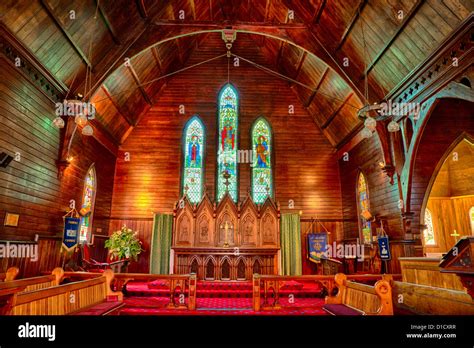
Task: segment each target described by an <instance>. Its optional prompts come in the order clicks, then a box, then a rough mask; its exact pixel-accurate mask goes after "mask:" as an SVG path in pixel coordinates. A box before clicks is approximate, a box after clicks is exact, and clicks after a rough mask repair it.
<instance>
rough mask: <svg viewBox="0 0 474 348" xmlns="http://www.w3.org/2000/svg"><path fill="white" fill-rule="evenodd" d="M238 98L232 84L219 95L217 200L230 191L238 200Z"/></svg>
mask: <svg viewBox="0 0 474 348" xmlns="http://www.w3.org/2000/svg"><path fill="white" fill-rule="evenodd" d="M238 117H239V116H238V99H237V92H236V91H235V89H234V88H233V87H232V86H231V85H226V86H224V87H223V88H222V91H221V93H220V96H219V121H218V125H219V127H218V132H219V133H218V137H219V142H218V150H217V190H216V193H217V201H218V202H219V201H220V200H221V199H222V197H224V195H225V193H226V192H229V195H230V197H231V198H232V200H233V201H234V202H237V199H238V193H237V147H238V145H237V143H238V121H239V120H238Z"/></svg>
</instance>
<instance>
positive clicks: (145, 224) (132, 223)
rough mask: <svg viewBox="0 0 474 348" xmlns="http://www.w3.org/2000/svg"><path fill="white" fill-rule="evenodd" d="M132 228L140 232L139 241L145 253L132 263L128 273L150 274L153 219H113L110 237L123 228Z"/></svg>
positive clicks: (110, 226) (110, 225)
mask: <svg viewBox="0 0 474 348" xmlns="http://www.w3.org/2000/svg"><path fill="white" fill-rule="evenodd" d="M124 225H125V226H127V227H128V228H131V229H132V230H133V231H134V232H138V239H139V240H140V241H141V242H142V248H143V251H142V253H141V254H140V255H138V261H132V262H130V265H129V266H128V272H130V273H149V272H150V253H151V237H152V232H153V218H149V219H127V218H124V219H111V220H110V224H109V235H110V234H112V233H113V232H115V231H119V230H120V229H121V228H122V226H124Z"/></svg>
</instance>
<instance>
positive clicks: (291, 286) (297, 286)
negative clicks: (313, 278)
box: [281, 280, 304, 290]
mask: <svg viewBox="0 0 474 348" xmlns="http://www.w3.org/2000/svg"><path fill="white" fill-rule="evenodd" d="M303 287H304V284H302V283H299V282H297V281H294V280H290V281H287V282H285V285H283V286H282V287H281V289H282V290H301V289H303Z"/></svg>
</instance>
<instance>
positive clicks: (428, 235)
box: [423, 209, 436, 245]
mask: <svg viewBox="0 0 474 348" xmlns="http://www.w3.org/2000/svg"><path fill="white" fill-rule="evenodd" d="M425 226H426V228H425V230H424V231H423V240H424V242H425V245H436V240H435V233H434V226H433V215H432V214H431V211H430V210H429V209H425Z"/></svg>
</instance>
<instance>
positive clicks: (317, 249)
mask: <svg viewBox="0 0 474 348" xmlns="http://www.w3.org/2000/svg"><path fill="white" fill-rule="evenodd" d="M327 238H328V235H327V234H326V233H310V234H308V258H309V260H310V261H312V262H316V263H318V262H320V261H321V259H326V258H327V257H326V244H327Z"/></svg>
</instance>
